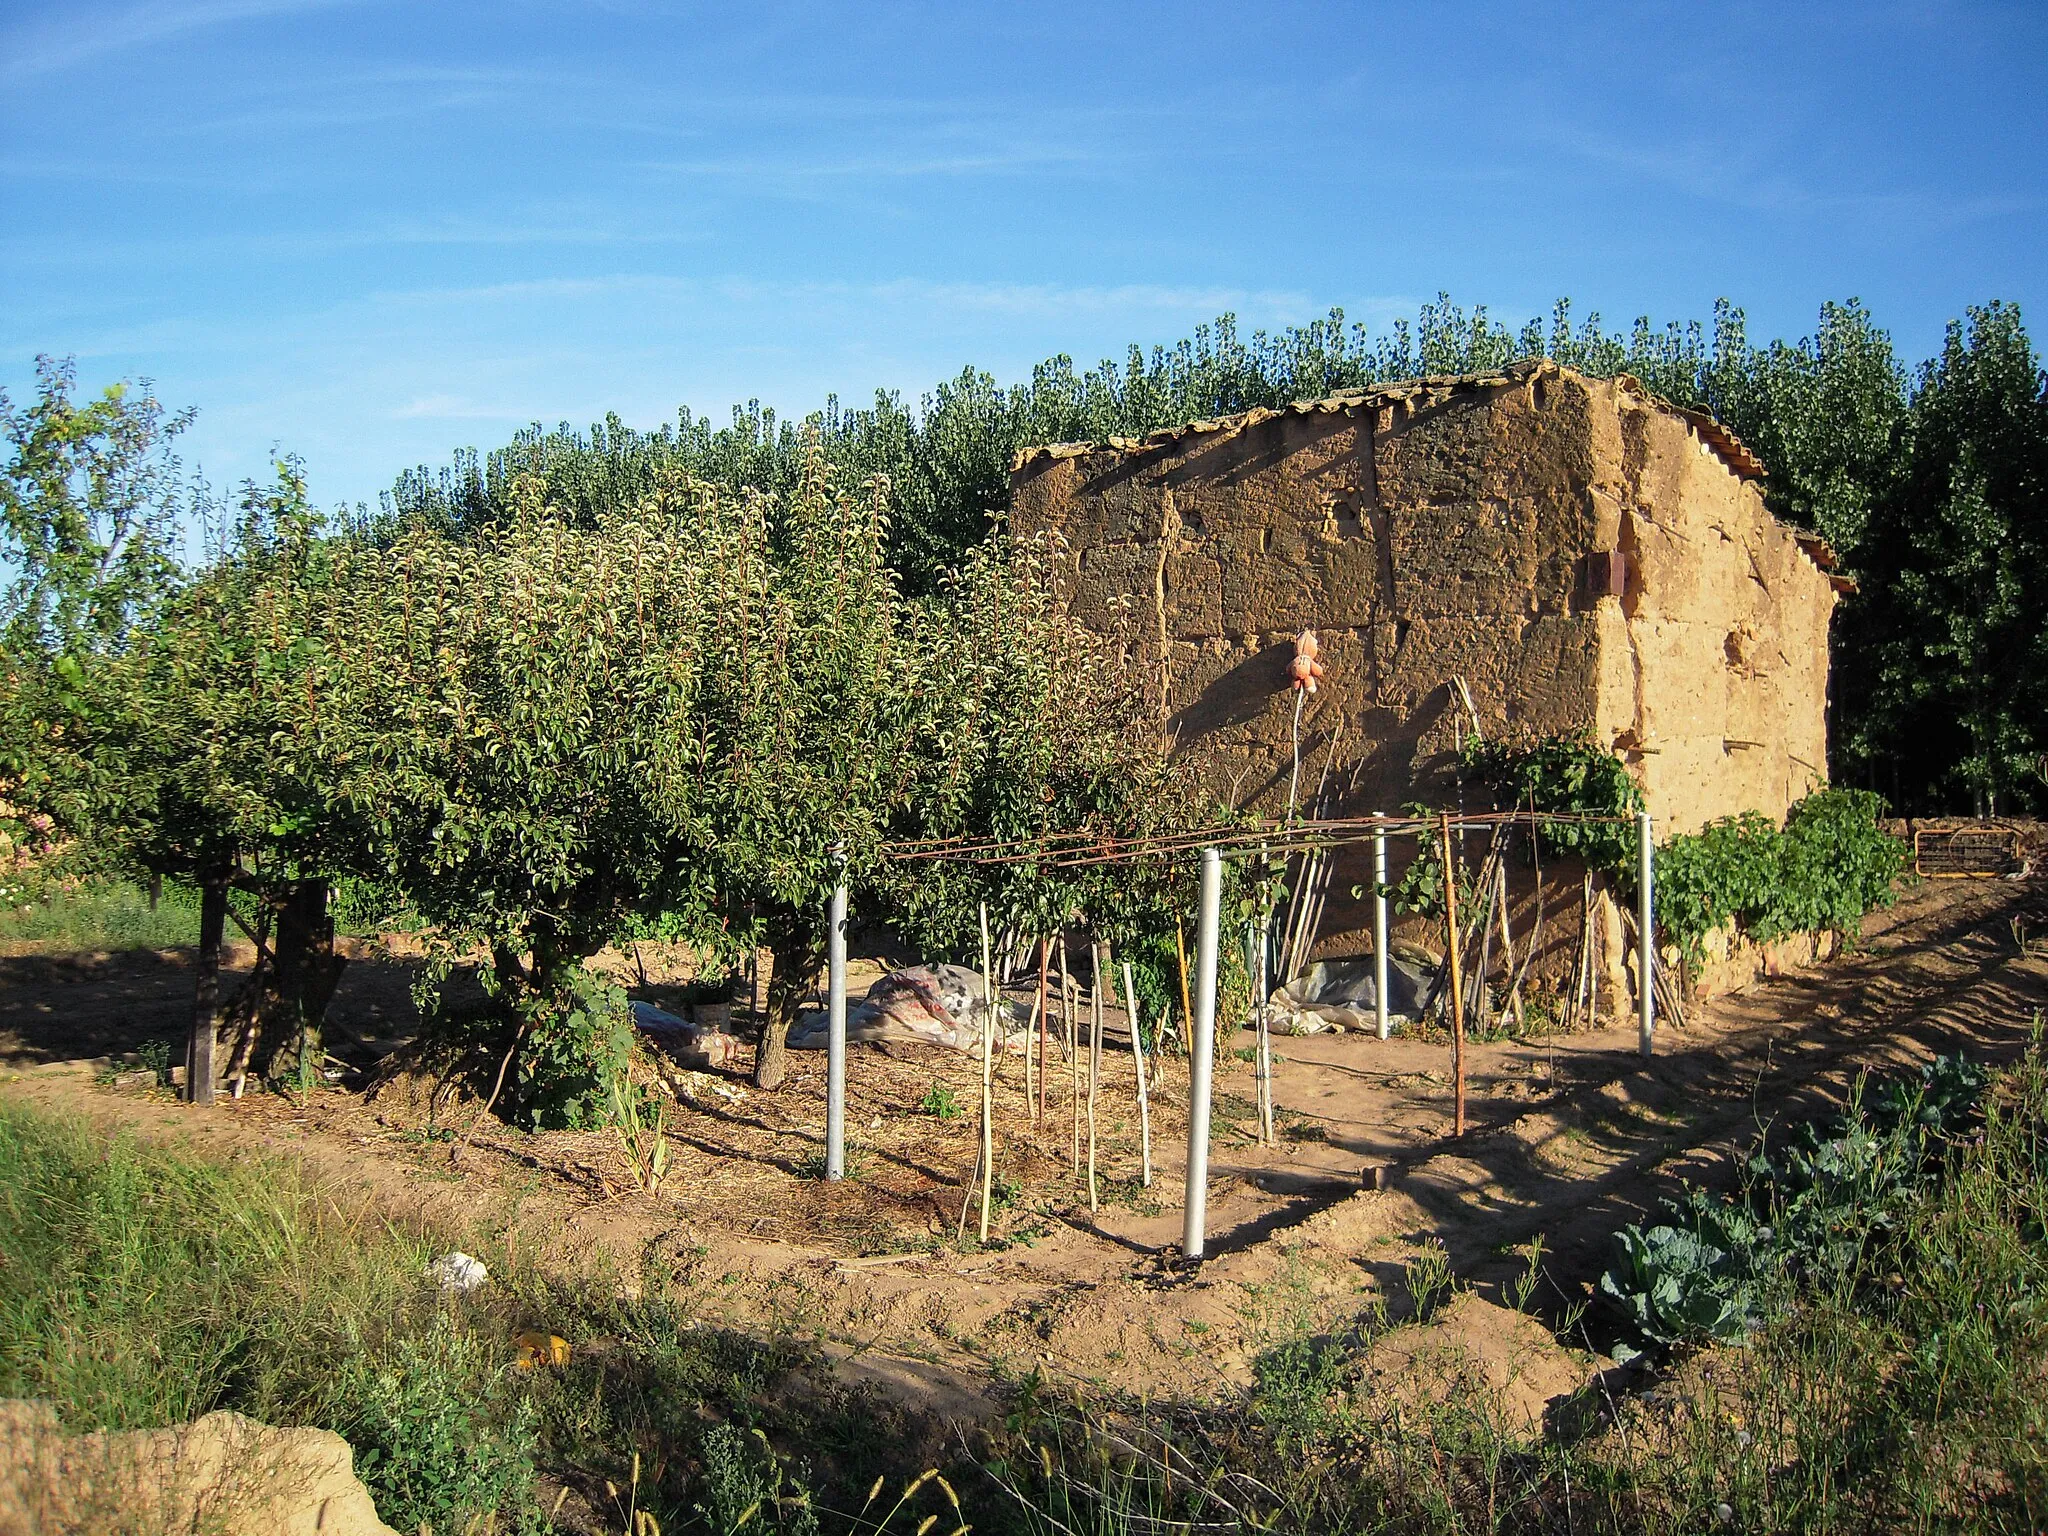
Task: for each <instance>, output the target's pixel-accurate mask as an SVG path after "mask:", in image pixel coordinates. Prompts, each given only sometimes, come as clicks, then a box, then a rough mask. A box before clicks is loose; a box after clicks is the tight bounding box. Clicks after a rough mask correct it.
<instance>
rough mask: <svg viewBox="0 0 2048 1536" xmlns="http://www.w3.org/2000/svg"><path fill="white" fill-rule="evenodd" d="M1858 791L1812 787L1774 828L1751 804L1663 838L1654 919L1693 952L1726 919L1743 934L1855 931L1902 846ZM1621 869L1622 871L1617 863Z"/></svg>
mask: <svg viewBox="0 0 2048 1536" xmlns="http://www.w3.org/2000/svg"><path fill="white" fill-rule="evenodd" d="M1883 808H1884V802H1883V801H1882V800H1881V799H1879V797H1878V796H1876V795H1874V794H1871V793H1870V792H1869V791H1868V790H1861V789H1822V790H1816V791H1814V793H1812V794H1810V795H1808V796H1807V797H1806V798H1805V799H1803V800H1801V801H1800V802H1799V803H1798V804H1797V805H1795V806H1793V807H1792V809H1791V812H1790V813H1789V814H1788V815H1787V816H1786V818H1785V827H1784V830H1782V831H1780V830H1779V829H1778V828H1777V827H1775V826H1773V825H1772V824H1771V822H1770V820H1769V818H1767V817H1765V816H1761V815H1759V814H1757V813H1756V812H1754V811H1745V812H1744V813H1743V814H1741V815H1740V816H1731V817H1724V818H1722V819H1721V820H1719V821H1715V822H1712V823H1710V824H1708V825H1707V826H1706V827H1704V828H1702V829H1701V830H1700V831H1698V832H1696V833H1687V834H1683V835H1681V836H1678V837H1674V838H1672V839H1671V840H1670V841H1669V842H1668V843H1666V844H1665V845H1664V846H1663V847H1662V848H1660V849H1659V850H1658V852H1657V894H1656V900H1657V926H1658V928H1659V929H1660V930H1661V931H1662V932H1663V933H1664V934H1665V935H1666V936H1667V937H1668V938H1670V939H1673V940H1675V941H1677V943H1678V944H1679V945H1681V946H1682V947H1683V948H1684V949H1685V950H1686V951H1687V953H1689V954H1691V955H1694V956H1695V957H1697V955H1698V952H1699V946H1700V941H1701V940H1702V939H1704V938H1705V937H1706V935H1707V934H1709V933H1711V932H1712V931H1713V930H1714V929H1716V928H1718V927H1721V926H1722V925H1724V924H1727V923H1733V924H1734V925H1735V927H1736V929H1737V930H1738V931H1739V932H1742V933H1745V934H1747V935H1749V936H1750V937H1751V938H1754V939H1759V940H1768V939H1774V938H1779V937H1781V936H1782V935H1784V934H1787V933H1807V932H1819V931H1823V930H1834V931H1837V932H1842V933H1851V934H1853V933H1854V932H1856V929H1857V925H1858V924H1859V922H1860V921H1861V920H1862V917H1863V914H1864V913H1866V912H1868V911H1870V910H1872V909H1873V908H1877V907H1883V906H1887V905H1889V904H1890V902H1891V899H1892V884H1893V882H1894V881H1896V880H1897V879H1898V878H1899V876H1900V875H1901V874H1902V873H1904V871H1905V867H1906V853H1905V845H1904V844H1903V843H1901V842H1900V841H1899V840H1898V839H1897V838H1895V837H1893V836H1891V835H1890V834H1889V833H1887V832H1885V831H1884V830H1883V829H1882V828H1880V827H1879V826H1878V824H1877V818H1878V816H1879V814H1880V813H1881V812H1882V810H1883ZM1618 872H1619V873H1625V871H1618Z"/></svg>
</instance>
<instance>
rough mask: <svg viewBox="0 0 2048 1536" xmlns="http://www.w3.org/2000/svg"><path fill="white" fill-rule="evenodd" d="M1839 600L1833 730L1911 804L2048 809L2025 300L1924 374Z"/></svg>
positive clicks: (2039, 417) (2046, 521) (2045, 629)
mask: <svg viewBox="0 0 2048 1536" xmlns="http://www.w3.org/2000/svg"><path fill="white" fill-rule="evenodd" d="M1857 565H1858V568H1859V571H1860V573H1861V577H1862V585H1863V590H1862V592H1861V594H1860V595H1859V596H1858V597H1857V598H1856V599H1855V600H1854V601H1853V602H1852V603H1851V604H1849V605H1848V606H1847V607H1846V609H1845V610H1844V614H1843V618H1842V632H1843V637H1844V640H1845V642H1846V643H1845V644H1844V645H1843V646H1842V647H1841V648H1840V650H1839V659H1840V662H1841V674H1842V675H1841V679H1840V682H1839V684H1838V691H1839V705H1838V710H1837V719H1838V729H1839V730H1840V732H1841V734H1842V737H1843V741H1842V748H1843V755H1844V756H1845V758H1846V759H1847V760H1848V761H1849V762H1850V763H1851V764H1852V765H1853V768H1854V769H1855V770H1860V774H1859V776H1862V775H1868V776H1869V778H1870V779H1871V780H1873V781H1874V782H1876V783H1878V784H1879V785H1881V786H1883V787H1884V788H1886V789H1887V790H1889V791H1890V793H1891V795H1892V798H1893V799H1894V800H1895V801H1897V802H1900V803H1903V804H1906V805H1909V806H1934V807H1942V806H1946V807H1950V808H1974V809H1976V810H1978V811H1979V812H1986V811H1996V810H1999V809H2018V808H2020V807H2022V806H2024V805H2026V804H2029V803H2031V804H2033V805H2036V806H2039V805H2041V804H2043V803H2048V796H2044V794H2043V788H2044V786H2043V783H2042V777H2041V764H2042V760H2043V756H2044V754H2048V578H2044V574H2043V573H2044V572H2048V376H2044V374H2043V372H2042V369H2041V365H2040V359H2039V358H2038V356H2037V355H2036V354H2035V352H2034V350H2033V346H2032V344H2031V342H2030V341H2029V339H2028V336H2027V332H2026V328H2025V326H2024V325H2023V324H2022V323H2021V317H2020V312H2019V310H2018V309H2017V308H2016V307H2015V306H2013V305H2009V304H1991V305H1988V306H1986V307H1985V308H1982V309H1973V310H1971V311H1970V318H1969V323H1968V325H1967V326H1964V325H1960V324H1958V325H1951V326H1950V327H1949V331H1948V337H1947V341H1946V342H1945V344H1944V345H1943V348H1942V352H1941V356H1940V357H1938V358H1936V359H1934V360H1932V361H1930V362H1929V363H1928V364H1927V365H1926V366H1925V367H1924V368H1923V369H1922V370H1921V374H1920V377H1919V379H1918V381H1917V383H1916V387H1915V389H1914V393H1913V400H1912V408H1911V411H1910V413H1909V415H1908V417H1907V419H1906V420H1905V422H1904V424H1903V425H1902V428H1901V431H1900V433H1899V440H1898V452H1897V455H1896V466H1895V473H1894V475H1893V477H1892V478H1891V480H1890V482H1889V483H1888V484H1887V485H1886V486H1885V487H1884V489H1883V493H1882V495H1881V496H1880V498H1879V499H1878V501H1877V503H1876V505H1875V509H1874V511H1873V513H1872V516H1871V520H1870V527H1869V532H1868V535H1867V537H1866V539H1865V541H1864V543H1863V545H1862V547H1861V548H1860V549H1859V551H1858V555H1857Z"/></svg>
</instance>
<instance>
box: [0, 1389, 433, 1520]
mask: <svg viewBox="0 0 2048 1536" xmlns="http://www.w3.org/2000/svg"><path fill="white" fill-rule="evenodd" d="M110 1530H124V1531H125V1530H138V1531H147V1530H163V1531H209V1532H218V1533H219V1536H314V1533H315V1532H318V1533H319V1536H398V1533H397V1532H395V1531H393V1530H392V1529H391V1527H390V1526H388V1525H386V1524H385V1523H384V1522H383V1521H382V1520H379V1519H378V1518H377V1509H376V1506H375V1505H374V1504H372V1503H371V1501H370V1494H369V1490H367V1489H366V1488H364V1487H363V1485H362V1483H361V1482H360V1481H359V1480H358V1479H357V1477H356V1475H355V1458H354V1453H353V1452H351V1451H350V1450H349V1447H348V1442H347V1441H345V1440H343V1439H342V1438H341V1436H339V1435H337V1434H333V1433H331V1432H330V1431H328V1430H324V1429H273V1428H271V1427H270V1426H269V1425H268V1424H259V1423H257V1422H256V1420H254V1419H247V1418H244V1417H242V1415H241V1414H239V1413H209V1414H207V1415H206V1416H205V1417H204V1418H201V1419H195V1420H194V1421H193V1422H192V1423H190V1424H178V1425H173V1426H172V1427H170V1428H168V1429H138V1430H128V1431H125V1432H108V1431H101V1432H98V1433H94V1434H85V1435H66V1434H65V1433H64V1431H63V1429H62V1428H61V1427H60V1426H59V1425H58V1423H57V1415H56V1412H55V1410H54V1409H52V1408H51V1406H50V1405H49V1404H48V1403H41V1402H23V1401H20V1400H16V1401H13V1402H0V1536H71V1533H74V1532H75V1533H78V1536H86V1533H90V1532H104V1531H110Z"/></svg>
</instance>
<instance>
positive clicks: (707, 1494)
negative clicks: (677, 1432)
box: [696, 1424, 818, 1536]
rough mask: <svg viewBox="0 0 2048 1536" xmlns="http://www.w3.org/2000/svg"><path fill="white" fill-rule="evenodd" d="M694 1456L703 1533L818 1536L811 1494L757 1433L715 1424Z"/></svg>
mask: <svg viewBox="0 0 2048 1536" xmlns="http://www.w3.org/2000/svg"><path fill="white" fill-rule="evenodd" d="M698 1454H699V1455H700V1456H701V1457H702V1458H703V1462H704V1470H703V1474H702V1476H701V1477H700V1478H699V1480H698V1486H699V1487H700V1488H701V1489H702V1490H703V1494H704V1497H703V1499H702V1501H700V1502H699V1503H698V1504H697V1506H696V1508H697V1515H698V1517H699V1518H700V1519H701V1520H702V1521H703V1522H704V1524H705V1526H706V1528H707V1529H709V1530H711V1531H714V1532H716V1533H718V1536H732V1533H733V1532H735V1531H737V1530H739V1529H741V1528H742V1527H743V1526H744V1527H747V1528H749V1529H752V1530H762V1531H776V1532H780V1533H784V1536H817V1530H818V1512H817V1510H816V1508H815V1507H814V1506H813V1505H812V1503H811V1495H810V1490H809V1489H808V1488H807V1487H806V1486H805V1485H804V1482H803V1479H802V1478H800V1477H792V1476H791V1475H790V1474H789V1473H788V1472H787V1471H786V1469H785V1468H784V1466H783V1462H782V1458H781V1457H779V1456H777V1455H776V1453H775V1448H774V1447H773V1446H771V1445H770V1444H769V1443H768V1437H767V1436H766V1435H764V1434H762V1433H761V1431H759V1430H758V1429H756V1430H744V1429H741V1428H740V1427H739V1426H738V1425H737V1424H715V1425H713V1426H712V1427H711V1428H710V1429H709V1430H708V1431H706V1433H705V1435H704V1441H703V1444H702V1445H701V1446H700V1447H699V1451H698ZM785 1488H787V1491H786V1492H785Z"/></svg>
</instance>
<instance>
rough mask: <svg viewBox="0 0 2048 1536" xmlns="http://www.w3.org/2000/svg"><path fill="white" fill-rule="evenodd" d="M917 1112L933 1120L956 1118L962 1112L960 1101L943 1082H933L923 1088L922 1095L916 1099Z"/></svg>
mask: <svg viewBox="0 0 2048 1536" xmlns="http://www.w3.org/2000/svg"><path fill="white" fill-rule="evenodd" d="M917 1112H918V1113H919V1114H920V1115H930V1116H931V1117H932V1118H933V1119H934V1120H958V1119H959V1118H960V1115H961V1113H962V1111H961V1109H960V1101H959V1100H958V1099H957V1098H955V1097H954V1095H953V1090H952V1089H951V1088H948V1087H947V1086H946V1085H945V1084H944V1083H933V1084H932V1085H931V1087H929V1088H927V1089H926V1090H925V1093H924V1097H923V1098H921V1099H919V1100H918V1101H917Z"/></svg>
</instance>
